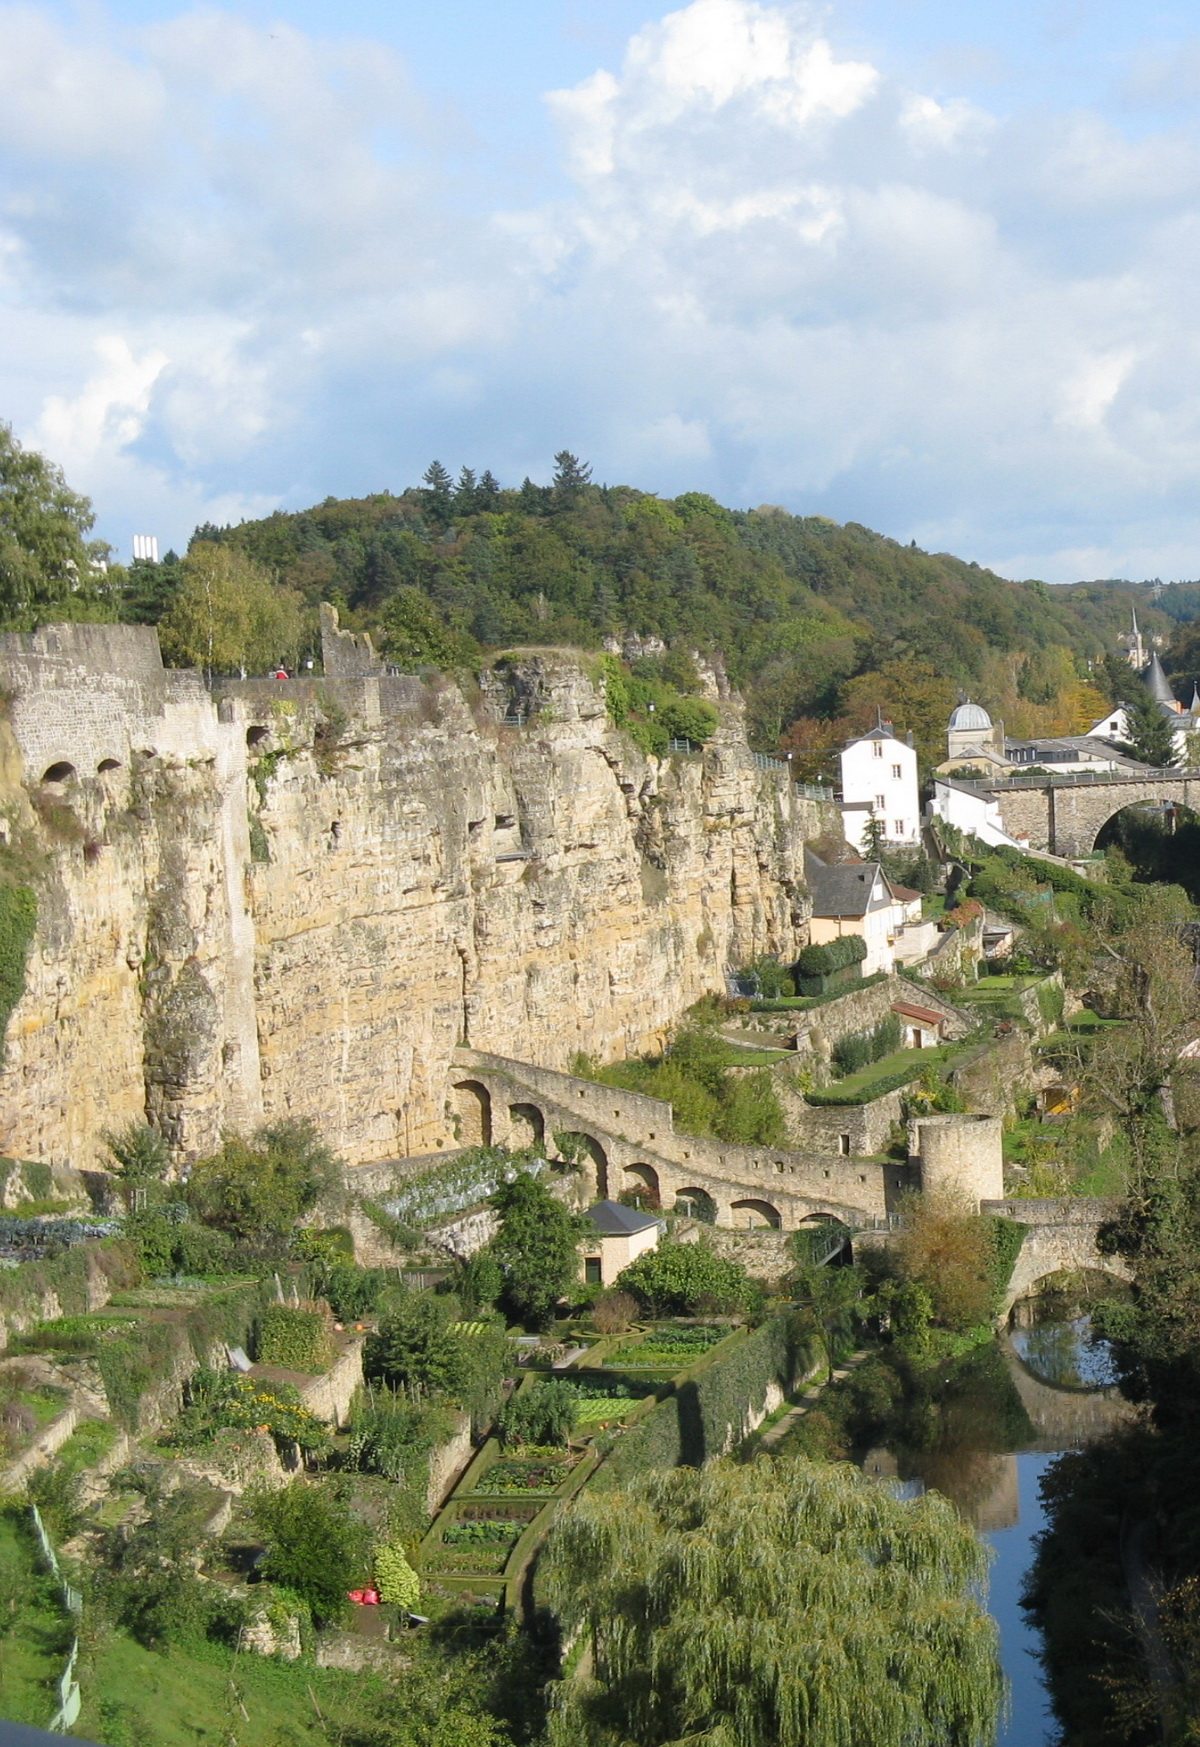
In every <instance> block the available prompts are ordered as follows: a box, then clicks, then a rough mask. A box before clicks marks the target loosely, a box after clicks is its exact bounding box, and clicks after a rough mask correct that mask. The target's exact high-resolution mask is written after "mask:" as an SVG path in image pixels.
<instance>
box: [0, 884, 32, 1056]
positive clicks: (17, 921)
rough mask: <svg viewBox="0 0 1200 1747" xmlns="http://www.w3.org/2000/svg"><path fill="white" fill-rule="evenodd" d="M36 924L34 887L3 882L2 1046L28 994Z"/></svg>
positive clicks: (0, 899)
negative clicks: (16, 1009) (18, 1006)
mask: <svg viewBox="0 0 1200 1747" xmlns="http://www.w3.org/2000/svg"><path fill="white" fill-rule="evenodd" d="M36 927H37V896H36V894H35V893H34V891H33V889H32V887H30V886H10V885H0V1048H2V1047H3V1044H4V1035H5V1032H6V1031H7V1029H8V1021H9V1018H10V1016H11V1014H12V1011H13V1008H14V1007H15V1006H16V1004H17V1002H18V1001H19V1000H20V999H21V996H22V995H23V994H24V993H25V965H26V961H27V960H28V958H29V948H30V946H31V945H32V944H33V935H34V930H35V929H36Z"/></svg>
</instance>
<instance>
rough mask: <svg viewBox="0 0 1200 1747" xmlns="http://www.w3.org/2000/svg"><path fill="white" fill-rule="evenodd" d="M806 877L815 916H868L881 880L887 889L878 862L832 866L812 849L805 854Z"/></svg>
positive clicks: (852, 862) (846, 862) (843, 863)
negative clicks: (872, 897) (873, 896)
mask: <svg viewBox="0 0 1200 1747" xmlns="http://www.w3.org/2000/svg"><path fill="white" fill-rule="evenodd" d="M804 877H805V880H806V881H807V883H808V889H809V891H810V892H811V893H812V905H813V915H814V916H865V915H866V913H867V911H868V910H869V909H870V908H871V894H872V892H873V891H874V890H875V887H876V884H877V883H878V882H879V881H880V880H881V879H882V883H883V887H884V890H885V891H886V890H887V881H886V879H885V878H883V876H882V870H881V868H880V866H879V863H878V862H876V861H840V862H835V863H833V864H832V865H831V864H830V863H828V862H824V861H822V860H821V858H820V856H819V855H814V854H813V852H812V850H811V849H806V850H805V852H804Z"/></svg>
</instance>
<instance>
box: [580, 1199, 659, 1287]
mask: <svg viewBox="0 0 1200 1747" xmlns="http://www.w3.org/2000/svg"><path fill="white" fill-rule="evenodd" d="M584 1218H585V1219H586V1220H587V1221H588V1222H589V1224H591V1225H592V1226H593V1227H594V1228H595V1231H594V1234H589V1235H588V1236H587V1237H585V1238H584V1239H583V1240H582V1242H581V1244H580V1255H581V1257H582V1260H583V1277H584V1279H585V1280H586V1281H587V1282H588V1284H589V1285H593V1284H595V1285H599V1286H611V1285H612V1283H613V1281H614V1280H615V1279H616V1277H617V1275H618V1274H619V1273H620V1272H621V1269H622V1268H627V1267H628V1266H629V1264H630V1262H633V1261H636V1260H637V1258H638V1257H639V1256H640V1255H641V1254H642V1253H643V1252H644V1251H645V1250H652V1249H654V1247H655V1245H656V1244H657V1243H658V1240H659V1238H660V1236H661V1235H662V1231H663V1222H662V1220H661V1219H655V1217H654V1215H653V1214H652V1213H643V1212H642V1211H641V1209H640V1208H638V1207H626V1206H625V1205H624V1203H623V1202H620V1201H597V1202H596V1203H595V1204H594V1206H592V1207H589V1208H588V1210H587V1212H586V1213H585V1214H584Z"/></svg>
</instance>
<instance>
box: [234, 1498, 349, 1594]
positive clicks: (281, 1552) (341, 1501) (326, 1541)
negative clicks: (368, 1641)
mask: <svg viewBox="0 0 1200 1747" xmlns="http://www.w3.org/2000/svg"><path fill="white" fill-rule="evenodd" d="M250 1510H251V1516H252V1518H253V1521H254V1526H255V1528H256V1529H257V1530H258V1532H259V1534H260V1535H261V1536H262V1537H263V1540H264V1541H265V1542H266V1557H265V1558H264V1559H263V1561H262V1565H261V1568H260V1569H261V1571H262V1574H263V1576H264V1577H266V1578H268V1579H269V1580H270V1581H271V1582H272V1583H281V1584H284V1585H285V1586H286V1587H287V1588H288V1589H291V1590H294V1591H295V1593H296V1594H297V1595H299V1596H302V1597H303V1599H304V1600H305V1601H306V1602H307V1603H308V1605H309V1607H310V1608H311V1609H312V1611H313V1617H314V1619H315V1620H317V1621H318V1622H319V1623H320V1622H324V1621H328V1620H336V1619H338V1618H339V1617H340V1616H341V1615H342V1614H343V1613H344V1612H345V1609H346V1592H347V1590H350V1589H354V1588H356V1587H357V1586H358V1585H360V1584H361V1583H362V1582H363V1580H364V1578H365V1577H366V1575H367V1573H368V1571H369V1570H370V1568H371V1554H370V1536H369V1531H368V1529H367V1525H366V1523H365V1522H363V1520H362V1518H361V1517H358V1516H356V1515H355V1514H354V1512H353V1511H352V1510H350V1509H349V1508H348V1501H347V1499H346V1497H345V1495H344V1493H342V1492H341V1491H340V1490H339V1489H338V1488H337V1487H336V1486H334V1485H331V1484H330V1483H328V1482H327V1483H325V1484H323V1485H313V1484H311V1483H310V1482H308V1481H305V1480H293V1481H292V1483H291V1485H290V1486H284V1487H282V1488H280V1489H279V1490H278V1491H275V1492H260V1493H257V1494H255V1495H254V1496H253V1497H252V1499H251V1501H250Z"/></svg>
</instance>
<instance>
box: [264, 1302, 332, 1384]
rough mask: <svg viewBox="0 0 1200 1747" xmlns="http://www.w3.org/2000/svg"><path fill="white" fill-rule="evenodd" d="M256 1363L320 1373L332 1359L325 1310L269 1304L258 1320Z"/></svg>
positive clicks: (330, 1339) (330, 1334) (329, 1328)
mask: <svg viewBox="0 0 1200 1747" xmlns="http://www.w3.org/2000/svg"><path fill="white" fill-rule="evenodd" d="M256 1348H257V1357H258V1363H259V1364H260V1365H280V1366H282V1367H283V1368H284V1369H285V1370H288V1371H324V1370H326V1369H327V1368H328V1366H329V1365H330V1364H331V1363H332V1360H333V1330H332V1328H331V1326H330V1316H329V1312H328V1310H327V1309H326V1308H324V1307H323V1306H320V1305H313V1306H310V1307H308V1308H305V1306H303V1305H298V1304H269V1305H268V1306H267V1308H266V1309H265V1310H264V1311H263V1313H262V1315H261V1316H260V1317H259V1319H258V1331H257V1336H256Z"/></svg>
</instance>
